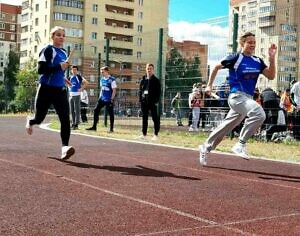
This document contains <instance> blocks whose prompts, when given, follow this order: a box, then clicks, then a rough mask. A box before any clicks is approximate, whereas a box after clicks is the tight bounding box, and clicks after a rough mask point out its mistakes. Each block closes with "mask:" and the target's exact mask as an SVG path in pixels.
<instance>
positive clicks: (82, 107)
mask: <svg viewBox="0 0 300 236" xmlns="http://www.w3.org/2000/svg"><path fill="white" fill-rule="evenodd" d="M87 109H88V104H86V103H84V102H80V115H81V121H82V122H87V121H88V120H87V116H86V113H87Z"/></svg>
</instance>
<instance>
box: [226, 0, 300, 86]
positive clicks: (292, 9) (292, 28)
mask: <svg viewBox="0 0 300 236" xmlns="http://www.w3.org/2000/svg"><path fill="white" fill-rule="evenodd" d="M229 12H230V16H229V17H230V21H229V22H230V23H229V29H230V32H229V42H232V43H231V44H230V45H229V51H232V50H233V44H234V42H233V32H234V29H235V28H236V27H237V32H238V35H241V34H242V33H243V32H245V31H250V32H253V33H254V34H255V35H256V51H255V54H256V55H257V56H260V57H262V58H263V59H264V61H265V62H266V64H268V48H269V46H270V44H271V43H275V44H276V45H277V47H278V53H277V58H276V66H277V74H276V77H275V80H273V81H268V80H266V79H265V78H263V76H261V77H260V78H259V80H258V87H259V88H260V89H263V88H266V87H271V88H273V89H275V90H281V91H282V90H283V89H284V88H287V87H289V83H290V81H291V80H294V79H296V80H298V78H299V30H300V29H299V23H300V1H298V0H231V1H230V11H229ZM235 18H236V19H237V20H235Z"/></svg>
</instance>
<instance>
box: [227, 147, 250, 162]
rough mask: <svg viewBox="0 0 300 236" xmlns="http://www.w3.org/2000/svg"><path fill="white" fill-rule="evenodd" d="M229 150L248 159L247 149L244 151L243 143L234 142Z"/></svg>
mask: <svg viewBox="0 0 300 236" xmlns="http://www.w3.org/2000/svg"><path fill="white" fill-rule="evenodd" d="M231 151H233V153H234V154H236V155H238V156H240V157H242V158H244V159H246V160H249V156H248V154H247V151H246V146H245V145H243V144H240V143H236V144H235V145H234V146H233V147H232V149H231Z"/></svg>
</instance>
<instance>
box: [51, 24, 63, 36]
mask: <svg viewBox="0 0 300 236" xmlns="http://www.w3.org/2000/svg"><path fill="white" fill-rule="evenodd" d="M58 30H62V31H64V32H65V28H63V27H61V26H54V27H53V28H52V29H51V30H50V35H51V38H53V36H54V34H55V32H56V31H58Z"/></svg>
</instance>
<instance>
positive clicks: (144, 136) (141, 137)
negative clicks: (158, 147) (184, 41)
mask: <svg viewBox="0 0 300 236" xmlns="http://www.w3.org/2000/svg"><path fill="white" fill-rule="evenodd" d="M138 138H139V139H141V140H146V135H143V134H141V135H139V136H138Z"/></svg>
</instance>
